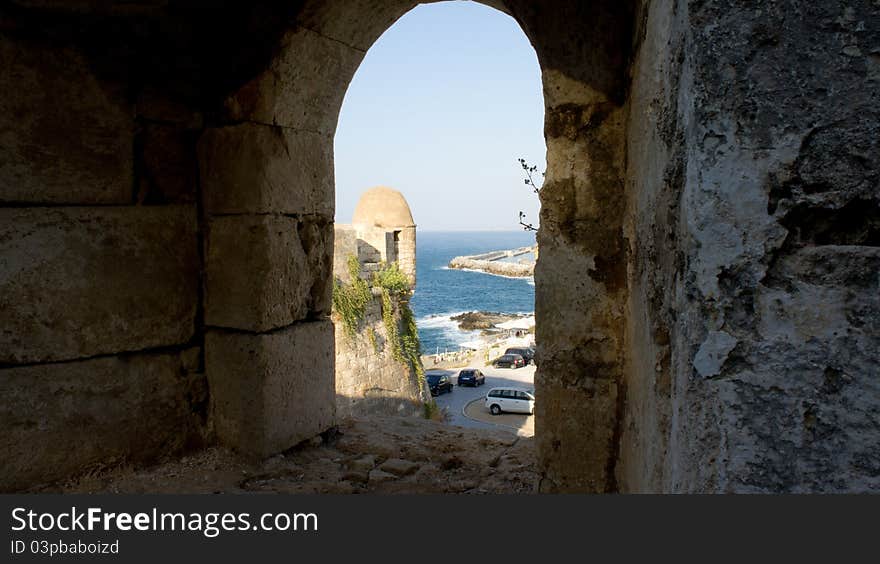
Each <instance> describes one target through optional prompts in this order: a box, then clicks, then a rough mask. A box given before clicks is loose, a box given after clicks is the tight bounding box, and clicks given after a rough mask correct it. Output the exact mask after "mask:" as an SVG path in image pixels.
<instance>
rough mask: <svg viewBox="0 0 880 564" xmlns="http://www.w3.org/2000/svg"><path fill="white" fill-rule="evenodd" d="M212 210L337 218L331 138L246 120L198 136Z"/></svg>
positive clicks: (207, 199) (207, 203)
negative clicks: (335, 216) (335, 215)
mask: <svg viewBox="0 0 880 564" xmlns="http://www.w3.org/2000/svg"><path fill="white" fill-rule="evenodd" d="M199 163H200V167H201V180H202V187H203V190H204V198H205V209H206V211H207V212H208V213H210V214H222V213H285V214H320V215H323V216H325V217H328V218H331V217H333V209H334V200H333V143H332V140H331V138H330V137H329V136H328V135H321V134H318V133H313V132H310V131H294V130H291V129H287V128H281V127H275V126H269V125H262V124H255V123H243V124H241V125H236V126H229V127H222V128H213V129H209V130H207V131H205V133H203V134H202V137H201V139H200V140H199Z"/></svg>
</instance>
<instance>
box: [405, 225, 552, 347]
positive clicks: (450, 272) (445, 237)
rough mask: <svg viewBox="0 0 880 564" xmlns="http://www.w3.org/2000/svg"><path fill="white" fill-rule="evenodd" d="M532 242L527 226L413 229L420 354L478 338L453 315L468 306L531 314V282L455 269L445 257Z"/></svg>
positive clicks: (412, 302)
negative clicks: (524, 228) (519, 228)
mask: <svg viewBox="0 0 880 564" xmlns="http://www.w3.org/2000/svg"><path fill="white" fill-rule="evenodd" d="M534 244H535V234H534V233H533V232H527V231H472V232H471V231H419V232H418V233H417V234H416V291H415V294H414V295H413V297H412V301H411V302H410V305H411V306H412V309H413V314H414V315H415V317H416V325H417V326H418V329H419V339H420V340H421V342H422V353H423V354H434V353H436V352H437V351H438V350H439V351H440V352H441V353H442V352H444V351H446V350H449V351H457V350H458V345H459V344H461V343H464V342H467V341H471V340H473V339H475V338H477V337H479V332H471V331H461V330H459V329H458V325H457V323H456V322H455V321H452V319H451V318H452V316H454V315H458V314H460V313H464V312H467V311H493V312H502V313H524V314H525V313H529V314H530V313H533V312H534V311H535V282H534V280H533V279H532V278H509V277H504V276H496V275H493V274H486V273H483V272H473V271H467V270H456V269H450V268H449V267H448V265H449V261H450V260H451V259H452V258H454V257H457V256H461V255H475V254H479V253H485V252H489V251H498V250H503V249H515V248H518V247H525V246H529V245H534Z"/></svg>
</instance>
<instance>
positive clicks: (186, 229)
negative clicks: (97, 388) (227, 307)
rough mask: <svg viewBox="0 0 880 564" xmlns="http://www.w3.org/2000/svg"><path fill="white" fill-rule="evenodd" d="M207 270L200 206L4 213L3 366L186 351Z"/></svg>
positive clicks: (0, 255) (0, 223)
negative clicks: (200, 241)
mask: <svg viewBox="0 0 880 564" xmlns="http://www.w3.org/2000/svg"><path fill="white" fill-rule="evenodd" d="M198 271H199V260H198V253H197V245H196V214H195V208H194V207H191V206H163V207H102V208H7V209H0V320H2V323H0V326H2V331H0V362H2V363H7V364H22V363H33V362H45V361H57V360H66V359H74V358H82V357H88V356H94V355H98V354H108V353H117V352H123V351H137V350H143V349H147V348H151V347H160V346H168V345H176V344H181V343H186V342H187V341H189V340H190V339H191V338H192V337H193V334H194V332H195V317H196V309H197V305H198V285H199V275H198Z"/></svg>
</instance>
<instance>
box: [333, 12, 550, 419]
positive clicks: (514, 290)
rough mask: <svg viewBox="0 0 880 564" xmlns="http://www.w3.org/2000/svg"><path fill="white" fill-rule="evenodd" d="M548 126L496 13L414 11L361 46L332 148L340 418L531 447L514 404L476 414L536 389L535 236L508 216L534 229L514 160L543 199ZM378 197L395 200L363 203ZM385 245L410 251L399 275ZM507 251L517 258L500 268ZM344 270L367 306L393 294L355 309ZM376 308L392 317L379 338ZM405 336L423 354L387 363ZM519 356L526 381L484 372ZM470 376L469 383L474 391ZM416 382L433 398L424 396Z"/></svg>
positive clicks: (530, 68)
mask: <svg viewBox="0 0 880 564" xmlns="http://www.w3.org/2000/svg"><path fill="white" fill-rule="evenodd" d="M543 124H544V102H543V92H542V85H541V73H540V67H539V64H538V61H537V56H536V54H535V51H534V49H533V48H532V46H531V45H530V44H529V42H528V39H527V38H526V37H525V35H524V34H523V32H522V29H521V28H520V26H519V24H518V23H517V22H516V21H515V20H514V19H513V18H511V17H510V16H509V15H507V14H504V13H502V12H500V11H498V10H496V9H494V8H490V7H488V6H484V5H481V4H479V3H452V2H438V3H432V4H429V5H421V6H418V7H416V8H414V9H413V10H411V11H409V12H407V13H406V14H405V15H404V16H402V17H401V18H400V19H399V20H398V21H397V22H396V23H395V24H394V25H393V26H391V27H390V28H389V29H388V30H387V31H385V33H383V34H382V36H381V37H380V38H379V39H378V40H377V41H376V42H375V43H374V44H373V45H372V46H371V47H370V50H369V51H368V52H367V54H366V56H365V58H364V60H363V61H362V62H361V64H360V65H359V67H358V70H357V72H356V73H355V75H354V77H353V79H352V82H351V83H350V84H349V85H348V88H347V92H346V97H345V100H344V102H343V105H342V111H341V113H340V118H339V124H338V126H337V129H336V134H335V137H334V145H335V146H334V165H335V181H336V225H335V235H336V238H335V246H334V277H335V278H336V279H337V287H336V289H335V290H334V291H335V292H336V294H335V295H334V316H333V320H334V322H335V324H336V363H337V366H336V389H337V415H338V417H340V418H342V417H347V416H349V415H352V414H369V413H376V412H378V413H383V412H389V413H407V414H410V413H412V412H413V411H414V410H415V411H416V412H417V413H419V414H422V413H423V411H425V412H426V413H428V414H429V415H431V416H434V417H437V418H444V419H446V420H447V421H448V422H449V423H451V424H452V425H456V426H466V427H470V428H476V429H487V428H500V429H505V430H510V429H513V430H516V431H519V432H520V433H522V434H525V435H527V436H532V435H533V433H534V426H535V425H534V419H535V418H534V417H533V416H528V415H522V414H520V413H514V412H513V411H514V410H515V409H516V408H517V407H518V404H517V402H514V401H511V402H509V403H510V404H511V405H510V408H511V409H510V412H508V413H505V414H504V415H503V416H499V417H492V416H491V415H490V412H489V408H488V407H487V406H486V405H485V400H484V401H483V402H482V403H478V400H479V398H483V397H484V396H485V395H486V393H487V391H488V390H490V389H491V388H492V387H496V386H508V387H517V388H524V389H526V390H532V389H533V387H534V381H533V374H534V370H535V367H534V363H533V362H531V361H532V351H533V344H534V334H535V329H534V325H535V324H534V321H533V320H534V278H533V267H534V258H533V257H534V253H533V252H531V249H532V248H533V247H534V246H535V233H534V231H524V230H523V229H522V228H521V226H520V223H519V221H520V219H519V217H518V212H523V211H524V212H525V217H526V218H527V219H529V220H530V221H531V222H532V223H533V224H534V225H535V226H536V225H537V224H538V221H537V214H538V208H539V200H538V196H537V194H536V193H535V190H534V189H533V187H532V186H529V185H525V184H524V182H523V181H524V179H525V178H526V173H525V172H524V171H523V169H522V167H521V165H520V163H519V162H518V160H517V158H518V157H522V156H525V157H527V158H528V160H529V162H532V163H535V167H534V168H535V170H534V171H531V170H530V171H528V173H529V174H531V175H532V176H533V177H534V178H535V179H536V187H535V188H537V187H539V186H540V178H541V174H540V172H537V171H538V169H540V170H541V171H543V170H544V168H545V165H544V155H545V153H546V147H545V144H544V133H543V129H544V128H543ZM538 165H539V166H538ZM381 185H387V186H391V187H393V188H394V190H392V189H391V188H385V187H380V188H371V187H373V186H381ZM397 190H400V191H402V192H403V194H401V193H400V192H398V191H397ZM398 208H400V210H401V211H400V213H397V211H396V210H398ZM413 216H415V217H416V218H417V220H414V219H413ZM416 224H418V228H417V232H418V236H417V237H416V236H415V233H416ZM401 233H404V234H405V235H406V236H405V237H404V241H403V242H404V247H399V243H400V234H401ZM386 239H387V240H388V242H387V243H386ZM416 241H417V243H418V244H417V245H415V248H413V246H412V244H413V243H415V242H416ZM395 245H396V246H397V248H398V250H404V251H405V255H404V256H401V260H400V261H397V258H396V257H397V255H398V252H395V251H394V249H395ZM386 248H387V249H388V251H387V252H386V250H385V249H386ZM523 249H528V250H529V251H530V252H521V251H522V250H523ZM506 251H511V252H517V253H518V254H516V255H512V254H511V256H509V257H504V258H501V255H502V253H504V252H506ZM488 253H496V254H494V255H488ZM416 255H417V256H418V260H416V261H415V262H412V259H414V258H415V256H416ZM353 256H357V257H358V258H359V263H360V271H359V276H360V278H362V279H364V280H365V281H366V282H367V283H368V284H369V285H370V286H371V289H372V290H373V291H374V294H375V293H377V292H379V291H381V292H385V293H389V292H391V294H392V295H390V296H388V297H385V298H382V297H380V296H378V295H376V296H375V297H374V298H373V299H371V300H367V302H366V305H363V304H362V303H361V301H359V300H358V299H357V293H356V292H355V291H354V287H353V286H352V285H351V278H352V277H351V275H350V273H349V271H350V269H351V267H350V264H349V262H350V259H351V257H353ZM470 256H489V257H490V258H489V259H485V260H483V261H477V260H472V259H469V258H468V257H470ZM456 258H459V259H460V261H459V262H461V263H462V264H459V262H455V259H456ZM490 259H491V260H490ZM466 260H467V261H469V262H467V265H468V268H467V269H463V266H464V262H465V261H466ZM395 261H397V262H398V263H399V269H400V270H401V271H402V272H404V273H405V274H406V275H407V276H408V277H409V278H410V279H411V280H412V281H415V282H416V283H415V284H414V285H411V286H410V287H409V291H408V292H404V293H402V294H395V288H390V289H388V288H384V289H383V288H382V280H384V279H385V277H386V276H387V274H386V273H390V272H391V271H393V270H396V268H397V267H395V266H394V264H393V263H394V262H395ZM483 262H485V264H483ZM479 269H482V270H479ZM416 272H418V275H417V276H416ZM386 285H387V284H386ZM392 298H393V299H392ZM383 299H384V300H385V302H387V303H392V302H394V304H393V306H394V309H395V311H396V312H398V313H399V316H398V317H401V319H398V320H397V321H395V322H394V323H393V324H392V325H391V326H390V327H386V326H385V324H386V322H388V321H389V320H388V318H385V319H384V320H383V313H384V310H383V308H382V307H381V304H380V303H379V302H380V301H382V300H383ZM373 302H375V303H373ZM383 303H384V302H383ZM463 316H464V317H463ZM353 317H356V318H357V323H356V324H354V325H355V327H352V326H351V325H352V318H353ZM404 319H406V320H408V322H403V320H404ZM413 321H414V322H413ZM517 323H519V324H520V325H518V326H517V328H516V329H514V328H513V326H514V325H517ZM505 324H506V325H505ZM498 325H503V327H498ZM341 327H344V328H345V330H342V329H341ZM410 332H412V334H410ZM389 335H391V336H392V337H393V339H389ZM416 337H417V338H418V339H419V341H420V344H421V348H420V349H421V350H418V351H416V354H412V352H410V355H409V358H406V359H405V360H404V361H403V362H401V361H399V360H398V361H397V362H394V358H392V356H396V357H399V358H403V357H404V355H402V354H401V353H400V351H401V350H402V349H405V348H406V347H404V346H402V344H401V343H400V342H394V340H395V339H396V340H398V341H402V342H412V341H413V339H414V338H416ZM517 347H519V349H517V350H520V349H522V350H521V352H522V353H523V355H522V362H524V363H525V365H524V366H523V367H522V369H519V367H520V365H519V364H516V369H503V368H498V369H496V367H495V366H493V365H492V362H491V361H493V360H496V359H497V358H498V357H501V356H503V354H504V353H505V352H506V351H507V350H508V349H516V348H517ZM392 353H393V354H392ZM514 362H516V361H514ZM467 369H473V370H476V371H479V375H480V377H479V378H478V379H477V381H478V382H479V384H480V385H479V386H475V385H471V383H470V382H471V381H470V380H469V379H468V377H467V375H468V374H471V372H469V371H467ZM461 370H466V374H465V377H463V378H462V385H461V386H459V385H458V379H459V378H458V377H459V373H460V371H461ZM483 376H485V378H484V377H483ZM425 377H427V379H428V381H429V382H427V383H432V384H433V387H434V392H433V393H434V394H436V397H433V398H432V397H428V396H429V394H428V393H427V392H428V390H424V389H421V387H420V385H419V383H418V382H419V380H420V379H422V380H423V379H424V378H425ZM434 380H437V382H434ZM441 380H442V382H441ZM438 383H440V384H442V385H438ZM446 384H449V385H448V386H447V385H446ZM422 385H424V384H422ZM453 391H455V393H452V392H453ZM423 406H424V407H425V409H424V410H423Z"/></svg>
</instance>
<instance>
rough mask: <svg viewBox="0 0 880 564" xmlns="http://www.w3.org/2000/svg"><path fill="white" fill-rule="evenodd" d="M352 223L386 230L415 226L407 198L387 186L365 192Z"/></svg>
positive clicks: (355, 210)
mask: <svg viewBox="0 0 880 564" xmlns="http://www.w3.org/2000/svg"><path fill="white" fill-rule="evenodd" d="M352 223H354V224H359V225H372V226H375V227H386V228H388V227H414V226H415V221H413V216H412V212H411V211H410V210H409V204H407V203H406V198H404V197H403V194H401V193H400V192H398V191H397V190H394V189H392V188H388V187H387V186H376V187H375V188H370V189H369V190H367V191H366V192H364V194H363V196H361V199H360V201H359V202H358V205H357V207H356V208H355V209H354V217H353V218H352Z"/></svg>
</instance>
